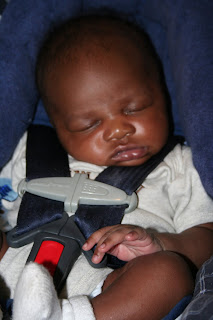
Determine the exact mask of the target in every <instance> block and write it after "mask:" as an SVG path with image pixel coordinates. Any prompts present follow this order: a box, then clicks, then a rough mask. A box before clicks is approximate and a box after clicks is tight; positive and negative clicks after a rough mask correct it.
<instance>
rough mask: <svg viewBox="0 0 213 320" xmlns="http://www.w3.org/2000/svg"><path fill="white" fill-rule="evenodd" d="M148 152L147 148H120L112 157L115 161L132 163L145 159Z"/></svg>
mask: <svg viewBox="0 0 213 320" xmlns="http://www.w3.org/2000/svg"><path fill="white" fill-rule="evenodd" d="M147 152H148V148H147V147H134V146H133V147H125V148H124V147H120V148H117V150H116V152H115V153H114V155H113V156H112V160H114V161H118V162H120V161H131V160H137V159H140V158H143V157H144V156H146V154H147Z"/></svg>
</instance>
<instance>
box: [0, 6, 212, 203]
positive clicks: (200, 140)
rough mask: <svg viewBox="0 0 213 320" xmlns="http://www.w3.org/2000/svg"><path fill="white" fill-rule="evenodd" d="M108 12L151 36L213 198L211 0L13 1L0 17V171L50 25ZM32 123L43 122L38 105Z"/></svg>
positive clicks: (32, 99) (24, 113)
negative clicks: (141, 28)
mask: <svg viewBox="0 0 213 320" xmlns="http://www.w3.org/2000/svg"><path fill="white" fill-rule="evenodd" d="M106 8H107V9H112V10H114V11H116V12H117V13H118V14H120V15H123V16H126V17H127V18H129V19H131V20H134V21H136V22H137V23H138V24H140V25H141V26H143V27H144V29H145V30H146V31H147V32H148V34H149V35H150V37H151V39H152V41H153V43H154V45H155V47H156V50H157V52H158V54H159V56H160V58H161V60H162V63H163V66H164V71H165V76H166V82H167V85H168V89H169V93H170V96H171V101H172V111H173V117H174V125H175V133H178V134H179V133H182V132H183V134H184V136H185V137H186V140H187V141H188V143H189V145H190V146H191V148H192V152H193V159H194V163H195V166H196V168H197V170H198V172H199V174H200V176H201V180H202V182H203V184H204V187H205V188H206V190H207V192H208V193H209V194H210V195H211V196H212V197H213V182H212V181H213V161H212V154H213V143H212V124H213V111H212V110H213V109H212V106H211V104H212V101H213V90H212V85H213V54H212V53H213V41H212V40H211V39H212V34H213V22H212V12H213V2H212V1H211V0H202V1H201V0H200V1H199V0H196V1H194V0H188V1H185V0H174V1H170V0H162V1H158V0H149V1H147V0H132V1H128V0H110V1H109V0H102V1H99V0H92V1H91V0H78V1H74V0H72V1H71V0H60V1H57V0H46V1H41V0H11V1H10V2H9V3H8V5H7V6H6V8H5V10H4V14H3V16H2V19H1V21H0V39H1V41H0V70H1V73H0V103H1V105H0V106H1V108H0V122H1V126H0V150H1V152H0V168H1V167H3V166H4V165H5V163H6V162H7V161H8V160H9V159H10V157H11V155H12V153H13V151H14V148H15V146H16V145H17V143H18V141H19V139H20V137H21V135H22V134H23V132H24V131H25V130H26V128H27V127H28V125H29V124H30V123H31V122H32V120H33V118H34V115H35V110H36V107H37V105H38V102H39V96H38V92H37V89H36V84H35V77H34V71H35V62H36V56H37V53H38V50H39V47H40V45H41V43H42V40H43V38H44V36H45V34H46V33H47V32H48V30H49V29H50V28H52V27H53V26H55V25H57V24H59V23H61V22H62V21H64V20H66V19H68V18H70V17H73V16H78V15H81V14H86V13H88V12H93V11H96V10H99V11H103V10H105V9H106ZM39 106H40V108H39V109H38V112H37V113H36V118H35V121H36V122H37V123H39V122H40V123H44V122H46V121H47V120H46V116H45V114H44V112H43V109H42V105H41V103H40V104H39Z"/></svg>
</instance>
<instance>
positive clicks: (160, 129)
mask: <svg viewBox="0 0 213 320" xmlns="http://www.w3.org/2000/svg"><path fill="white" fill-rule="evenodd" d="M124 51H125V50H124ZM127 51H128V50H127ZM58 71H59V72H58V73H57V78H54V79H49V82H48V92H49V98H50V100H51V102H52V105H53V110H52V111H51V112H50V116H51V120H52V122H53V124H54V126H55V128H56V131H57V133H58V136H59V139H60V141H61V143H62V144H63V146H64V148H65V149H66V150H67V152H68V153H69V154H70V155H72V156H73V157H74V158H75V159H78V160H81V161H85V162H89V163H93V164H97V165H102V166H112V165H115V166H134V165H140V164H142V163H144V162H145V161H147V160H148V159H149V158H150V157H151V156H153V155H154V154H156V153H157V152H158V151H160V149H161V148H162V147H163V145H164V144H165V142H166V140H167V137H168V120H167V113H166V106H165V104H166V103H165V98H164V95H163V93H162V89H161V87H160V85H159V84H158V81H157V80H155V81H154V80H153V79H151V77H148V76H147V75H146V74H145V72H144V71H143V68H142V64H141V62H140V59H139V56H137V55H135V56H133V57H132V56H130V55H129V54H128V53H124V54H123V56H122V57H119V56H118V55H115V56H114V57H112V56H110V57H109V56H108V57H106V59H104V58H103V59H100V60H99V61H96V60H95V59H92V61H91V60H90V62H88V61H87V62H83V61H81V64H76V65H75V66H74V65H73V64H70V65H66V67H64V68H63V69H60V70H58Z"/></svg>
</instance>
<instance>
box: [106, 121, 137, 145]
mask: <svg viewBox="0 0 213 320" xmlns="http://www.w3.org/2000/svg"><path fill="white" fill-rule="evenodd" d="M134 132H135V128H134V126H133V125H132V124H130V123H129V122H126V121H116V120H113V121H108V124H107V125H106V129H105V131H104V139H105V140H106V141H110V140H121V139H123V138H125V137H127V136H130V135H132V134H133V133H134Z"/></svg>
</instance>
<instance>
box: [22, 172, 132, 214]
mask: <svg viewBox="0 0 213 320" xmlns="http://www.w3.org/2000/svg"><path fill="white" fill-rule="evenodd" d="M26 191H27V192H29V193H32V194H35V195H37V196H41V197H44V198H48V199H52V200H58V201H63V202H64V210H65V211H66V212H72V213H75V212H76V210H77V208H78V205H79V204H87V205H124V204H126V205H127V208H126V210H125V213H129V212H132V211H133V210H134V209H135V208H136V207H137V202H138V199H137V195H136V193H135V192H133V193H132V195H127V194H126V192H125V191H123V190H121V189H119V188H116V187H113V186H111V185H108V184H105V183H102V182H99V181H96V180H90V179H89V178H88V177H87V175H86V174H79V173H76V174H75V175H74V177H73V178H70V177H68V178H59V177H56V178H39V179H32V180H30V181H27V180H25V179H24V180H22V181H21V182H20V184H19V187H18V193H19V195H20V196H23V194H24V193H25V192H26Z"/></svg>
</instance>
